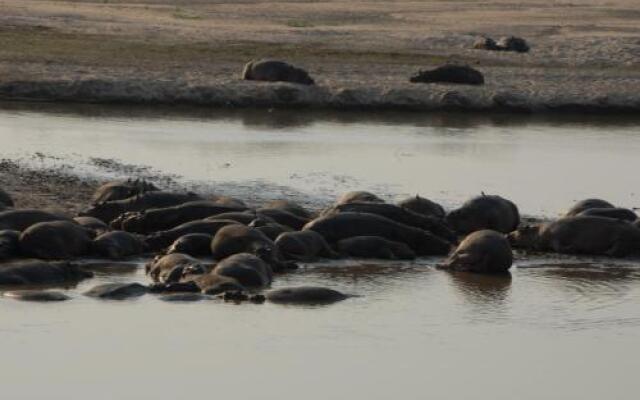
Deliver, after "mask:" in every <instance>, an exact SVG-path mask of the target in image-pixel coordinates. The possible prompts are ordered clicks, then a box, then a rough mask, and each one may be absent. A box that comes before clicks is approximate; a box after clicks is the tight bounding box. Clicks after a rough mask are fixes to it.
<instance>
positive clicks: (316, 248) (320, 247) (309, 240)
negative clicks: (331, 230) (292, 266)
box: [275, 230, 338, 261]
mask: <svg viewBox="0 0 640 400" xmlns="http://www.w3.org/2000/svg"><path fill="white" fill-rule="evenodd" d="M275 245H276V248H277V249H278V253H279V254H280V255H282V257H283V258H284V259H285V260H298V261H313V260H315V259H317V258H318V257H325V258H337V257H338V254H337V253H336V252H335V251H333V250H332V249H331V247H329V243H327V241H326V240H325V239H324V237H322V235H321V234H319V233H318V232H315V231H312V230H307V231H302V232H286V233H283V234H281V235H280V236H278V237H277V239H276V241H275Z"/></svg>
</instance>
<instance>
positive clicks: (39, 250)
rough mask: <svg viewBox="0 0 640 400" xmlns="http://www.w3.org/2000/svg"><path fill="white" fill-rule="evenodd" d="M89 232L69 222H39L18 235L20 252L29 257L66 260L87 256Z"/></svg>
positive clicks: (89, 241) (89, 245)
mask: <svg viewBox="0 0 640 400" xmlns="http://www.w3.org/2000/svg"><path fill="white" fill-rule="evenodd" d="M91 239H92V238H91V234H90V231H89V230H87V229H85V228H83V227H82V226H80V225H78V224H76V223H74V222H69V221H51V222H40V223H37V224H35V225H32V226H30V227H29V228H27V229H26V230H25V231H24V232H22V234H21V235H20V251H21V252H22V253H23V254H24V255H26V256H30V257H36V258H42V259H45V260H51V259H67V258H74V257H79V256H83V255H86V254H89V252H90V250H91Z"/></svg>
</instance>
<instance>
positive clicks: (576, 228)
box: [509, 216, 640, 257]
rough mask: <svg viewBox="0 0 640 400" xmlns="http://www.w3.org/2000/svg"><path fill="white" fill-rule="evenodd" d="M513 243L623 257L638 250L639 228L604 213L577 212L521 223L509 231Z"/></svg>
mask: <svg viewBox="0 0 640 400" xmlns="http://www.w3.org/2000/svg"><path fill="white" fill-rule="evenodd" d="M509 240H510V241H511V244H512V245H513V247H516V248H523V249H530V250H538V251H552V252H557V253H565V254H590V255H607V256H611V257H625V256H627V255H630V254H637V253H640V229H638V228H637V227H635V226H634V225H633V224H631V223H629V222H627V221H622V220H616V219H611V218H604V217H591V216H577V217H564V218H560V219H559V220H556V221H553V222H549V223H545V224H540V225H534V226H524V227H522V228H520V229H518V230H517V231H516V232H513V233H511V234H510V235H509Z"/></svg>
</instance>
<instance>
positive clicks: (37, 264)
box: [0, 260, 93, 285]
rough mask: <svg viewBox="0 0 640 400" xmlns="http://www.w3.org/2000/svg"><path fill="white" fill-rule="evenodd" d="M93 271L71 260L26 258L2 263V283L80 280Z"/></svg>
mask: <svg viewBox="0 0 640 400" xmlns="http://www.w3.org/2000/svg"><path fill="white" fill-rule="evenodd" d="M92 276H93V273H91V272H89V271H85V270H83V269H81V268H80V267H78V266H77V265H76V264H72V263H69V262H46V261H40V260H24V261H20V262H16V263H10V264H1V265H0V285H48V284H58V283H66V282H78V281H80V280H82V279H86V278H91V277H92Z"/></svg>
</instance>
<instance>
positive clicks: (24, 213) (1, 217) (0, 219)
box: [0, 209, 71, 232]
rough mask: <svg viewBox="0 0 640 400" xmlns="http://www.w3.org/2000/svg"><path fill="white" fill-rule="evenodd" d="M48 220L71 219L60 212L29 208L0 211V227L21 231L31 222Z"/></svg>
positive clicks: (31, 223)
mask: <svg viewBox="0 0 640 400" xmlns="http://www.w3.org/2000/svg"><path fill="white" fill-rule="evenodd" d="M49 221H71V219H70V218H68V217H65V216H64V215H60V214H54V213H50V212H46V211H40V210H30V209H21V210H7V211H3V212H0V229H10V230H14V231H20V232H22V231H23V230H25V229H27V228H28V227H30V226H31V225H33V224H37V223H38V222H49Z"/></svg>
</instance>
